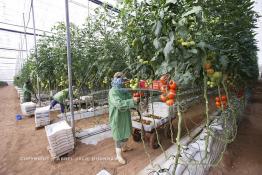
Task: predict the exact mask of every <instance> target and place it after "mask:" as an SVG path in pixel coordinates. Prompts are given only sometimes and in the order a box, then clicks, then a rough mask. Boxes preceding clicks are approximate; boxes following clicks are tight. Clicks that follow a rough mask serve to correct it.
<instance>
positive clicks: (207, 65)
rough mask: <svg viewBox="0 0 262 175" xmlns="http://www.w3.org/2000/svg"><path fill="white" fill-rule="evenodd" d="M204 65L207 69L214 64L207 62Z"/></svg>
mask: <svg viewBox="0 0 262 175" xmlns="http://www.w3.org/2000/svg"><path fill="white" fill-rule="evenodd" d="M204 67H205V69H210V68H211V67H212V65H211V64H210V63H206V64H205V65H204Z"/></svg>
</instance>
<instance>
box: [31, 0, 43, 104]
mask: <svg viewBox="0 0 262 175" xmlns="http://www.w3.org/2000/svg"><path fill="white" fill-rule="evenodd" d="M31 2H32V3H31V8H32V18H33V29H34V46H35V59H36V65H37V67H38V58H37V46H36V34H35V13H34V0H32V1H31ZM36 84H37V85H36V86H37V95H38V100H39V105H40V106H41V97H40V83H39V77H38V68H37V73H36Z"/></svg>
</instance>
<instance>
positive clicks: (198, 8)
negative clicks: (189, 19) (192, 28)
mask: <svg viewBox="0 0 262 175" xmlns="http://www.w3.org/2000/svg"><path fill="white" fill-rule="evenodd" d="M201 11H202V7H200V6H195V7H193V8H192V9H191V10H189V11H188V12H186V13H184V14H183V15H182V18H184V17H186V16H189V15H191V14H198V13H200V12H201Z"/></svg>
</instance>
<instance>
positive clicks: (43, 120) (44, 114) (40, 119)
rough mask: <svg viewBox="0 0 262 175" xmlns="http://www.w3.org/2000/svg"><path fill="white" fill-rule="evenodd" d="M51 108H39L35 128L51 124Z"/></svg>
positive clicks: (36, 112)
mask: <svg viewBox="0 0 262 175" xmlns="http://www.w3.org/2000/svg"><path fill="white" fill-rule="evenodd" d="M49 111H50V110H49V106H46V107H42V108H37V109H36V110H35V126H36V127H41V126H46V125H49V124H50V117H49Z"/></svg>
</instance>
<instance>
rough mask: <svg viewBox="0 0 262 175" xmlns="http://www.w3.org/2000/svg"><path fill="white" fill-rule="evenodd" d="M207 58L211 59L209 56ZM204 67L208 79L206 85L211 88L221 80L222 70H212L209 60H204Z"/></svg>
mask: <svg viewBox="0 0 262 175" xmlns="http://www.w3.org/2000/svg"><path fill="white" fill-rule="evenodd" d="M209 59H211V58H209ZM204 69H205V72H206V74H207V76H208V78H209V80H208V81H207V85H208V87H210V88H213V87H215V86H216V85H218V84H219V83H220V82H221V80H222V72H219V71H215V70H214V68H213V66H212V64H211V60H207V61H206V63H205V64H204Z"/></svg>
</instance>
